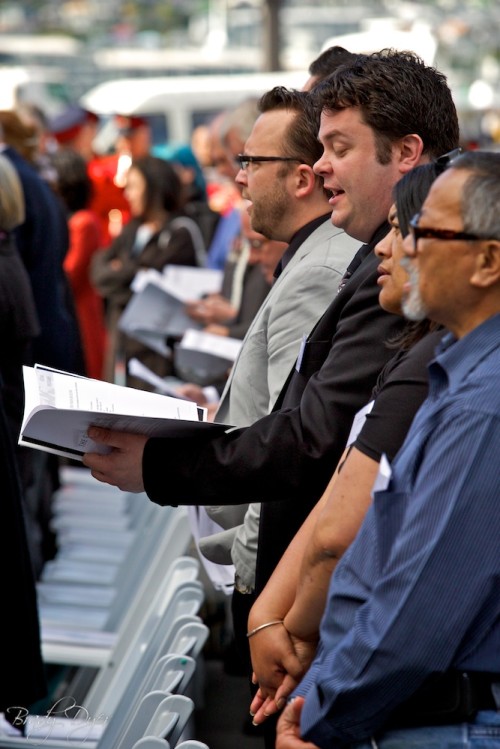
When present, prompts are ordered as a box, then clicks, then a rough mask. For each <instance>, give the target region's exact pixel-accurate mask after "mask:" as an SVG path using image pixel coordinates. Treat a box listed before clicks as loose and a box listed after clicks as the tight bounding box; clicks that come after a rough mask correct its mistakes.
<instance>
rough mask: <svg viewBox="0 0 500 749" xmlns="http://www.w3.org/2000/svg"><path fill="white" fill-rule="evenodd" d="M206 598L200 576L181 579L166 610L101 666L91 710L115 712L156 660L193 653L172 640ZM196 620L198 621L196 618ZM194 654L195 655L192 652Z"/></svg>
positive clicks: (88, 699) (91, 694)
mask: <svg viewBox="0 0 500 749" xmlns="http://www.w3.org/2000/svg"><path fill="white" fill-rule="evenodd" d="M203 599H204V590H203V586H202V585H201V583H200V582H199V581H198V580H194V581H193V582H185V583H179V584H178V587H177V589H176V590H174V591H173V592H172V595H171V598H170V601H169V604H168V606H167V607H166V608H165V610H164V611H163V612H161V613H160V614H158V612H154V613H152V614H151V616H149V617H148V618H147V620H146V621H145V622H144V624H143V627H142V631H141V633H140V636H139V637H138V638H136V639H135V641H134V643H133V645H132V647H131V648H129V649H126V648H125V649H123V657H122V656H121V652H120V650H121V649H120V650H119V651H118V653H117V650H118V649H117V648H115V650H114V651H113V653H112V655H111V657H110V660H109V661H108V663H107V664H106V666H105V667H104V668H102V669H101V670H100V671H99V673H98V675H97V676H96V679H95V680H94V682H93V684H92V686H91V688H90V689H89V691H88V694H87V695H86V697H85V706H86V707H87V709H88V710H90V711H91V712H92V713H95V712H105V713H107V714H112V713H113V711H114V710H115V708H116V706H117V704H118V702H119V700H120V699H121V697H122V695H123V694H125V693H129V694H130V699H133V698H134V696H135V694H134V691H133V690H137V688H138V687H139V685H140V684H142V682H143V680H144V679H145V678H146V676H147V674H148V673H149V670H150V668H151V667H152V666H153V665H154V663H155V662H156V660H157V659H158V658H160V657H161V656H162V655H166V654H167V653H170V652H172V653H181V654H182V653H185V654H186V655H190V654H191V653H189V652H187V651H186V647H185V646H184V645H181V644H179V645H176V647H182V648H183V649H182V650H179V649H173V645H172V643H173V642H174V638H175V637H176V636H178V632H177V628H178V627H179V626H181V624H182V623H183V621H182V620H183V616H187V618H188V620H189V621H190V622H191V621H192V620H193V619H194V617H195V614H196V613H197V612H198V610H199V608H200V606H201V603H202V601H203ZM194 621H199V620H198V619H194ZM193 657H194V656H193Z"/></svg>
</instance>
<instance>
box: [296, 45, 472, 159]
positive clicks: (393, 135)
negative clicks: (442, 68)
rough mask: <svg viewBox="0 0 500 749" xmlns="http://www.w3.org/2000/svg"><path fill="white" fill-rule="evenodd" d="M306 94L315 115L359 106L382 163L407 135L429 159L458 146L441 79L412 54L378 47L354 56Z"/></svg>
mask: <svg viewBox="0 0 500 749" xmlns="http://www.w3.org/2000/svg"><path fill="white" fill-rule="evenodd" d="M311 96H312V97H313V98H314V101H315V102H316V105H317V107H318V112H319V113H321V111H323V110H324V111H326V112H328V111H331V112H335V111H339V110H342V109H347V108H349V107H359V109H360V110H361V114H362V117H363V121H364V122H365V123H366V124H367V125H368V126H369V127H371V128H372V129H373V131H374V133H375V139H376V144H377V156H378V159H379V161H380V163H382V164H386V163H388V162H389V160H390V156H391V147H392V144H393V143H394V142H395V141H397V140H399V139H400V138H403V137H404V136H405V135H409V134H411V133H415V134H417V135H419V136H420V137H421V138H422V141H423V144H424V154H425V155H427V156H428V157H429V158H431V159H432V158H436V157H438V156H440V155H441V154H443V153H446V152H448V151H451V150H452V149H453V148H455V147H456V146H457V145H458V140H459V126H458V116H457V111H456V108H455V104H454V103H453V98H452V95H451V91H450V89H449V87H448V84H447V82H446V77H445V76H444V75H443V74H442V73H440V72H438V71H437V70H436V69H435V68H433V67H431V66H429V65H426V64H425V63H424V61H423V60H422V59H421V58H420V57H419V56H418V55H416V54H415V53H414V52H399V51H397V50H394V49H383V50H381V51H380V52H375V53H373V54H371V55H358V56H357V57H356V60H354V62H352V63H347V64H346V65H342V66H341V67H340V68H338V70H336V71H335V72H334V73H333V74H332V75H330V76H329V77H328V78H326V79H325V80H324V81H323V82H322V83H320V84H319V85H318V86H316V87H315V88H314V90H313V91H312V92H311ZM318 116H319V114H318Z"/></svg>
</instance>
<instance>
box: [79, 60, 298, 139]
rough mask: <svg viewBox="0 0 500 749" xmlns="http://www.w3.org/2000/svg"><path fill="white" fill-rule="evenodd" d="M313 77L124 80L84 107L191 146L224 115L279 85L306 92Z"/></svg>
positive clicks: (93, 93)
mask: <svg viewBox="0 0 500 749" xmlns="http://www.w3.org/2000/svg"><path fill="white" fill-rule="evenodd" d="M307 78H308V74H307V72H306V71H304V72H297V71H293V72H290V71H283V72H275V73H234V74H230V75H192V76H171V77H158V78H122V79H119V80H113V81H107V82H105V83H100V84H99V85H97V86H95V87H94V88H92V89H90V91H87V93H86V94H84V95H83V96H82V97H81V99H80V104H81V106H82V107H84V108H85V109H88V110H90V111H91V112H94V113H95V114H97V115H99V116H102V117H110V116H111V115H114V114H123V115H140V116H143V117H147V119H148V121H149V122H150V124H151V127H152V131H153V142H154V143H165V142H166V141H175V142H183V141H184V142H185V141H186V140H189V138H190V135H191V133H192V131H193V130H194V128H195V127H197V126H198V125H201V124H203V123H205V122H207V121H209V120H210V119H211V118H212V117H213V116H214V115H216V114H217V113H218V112H220V111H222V110H224V109H226V108H228V107H233V106H235V105H237V104H238V103H239V102H240V101H243V100H244V99H246V98H247V97H249V96H260V95H261V94H263V93H264V92H265V91H268V90H269V89H271V88H273V87H274V86H286V87H287V88H302V86H303V85H304V83H305V81H306V80H307Z"/></svg>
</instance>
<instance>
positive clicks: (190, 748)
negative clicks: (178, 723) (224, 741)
mask: <svg viewBox="0 0 500 749" xmlns="http://www.w3.org/2000/svg"><path fill="white" fill-rule="evenodd" d="M143 749H146V748H145V747H143ZM150 749H155V748H154V747H153V746H152V747H150ZM175 749H209V747H208V746H207V744H204V743H203V741H196V739H186V741H181V743H180V744H177V745H176V747H175Z"/></svg>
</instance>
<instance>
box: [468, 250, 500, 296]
mask: <svg viewBox="0 0 500 749" xmlns="http://www.w3.org/2000/svg"><path fill="white" fill-rule="evenodd" d="M481 244H482V247H481V251H480V252H478V253H477V256H476V264H475V268H474V271H473V274H472V276H471V279H470V282H471V284H472V285H473V286H476V287H479V288H487V287H489V286H494V285H495V284H498V285H499V286H500V240H498V239H488V240H482V242H481Z"/></svg>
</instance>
